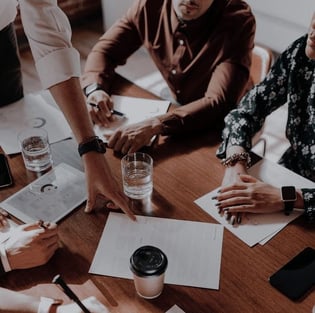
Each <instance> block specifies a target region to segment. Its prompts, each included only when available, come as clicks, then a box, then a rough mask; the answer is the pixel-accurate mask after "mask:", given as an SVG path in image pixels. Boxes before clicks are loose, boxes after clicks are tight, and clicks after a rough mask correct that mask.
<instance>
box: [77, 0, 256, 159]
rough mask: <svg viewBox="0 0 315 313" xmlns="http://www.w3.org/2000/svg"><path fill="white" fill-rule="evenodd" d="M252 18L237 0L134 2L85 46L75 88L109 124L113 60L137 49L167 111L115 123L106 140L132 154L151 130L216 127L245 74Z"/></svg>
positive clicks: (170, 131) (235, 98)
mask: <svg viewBox="0 0 315 313" xmlns="http://www.w3.org/2000/svg"><path fill="white" fill-rule="evenodd" d="M254 35H255V19H254V16H253V14H252V12H251V10H250V8H249V6H248V5H247V4H246V3H245V2H243V1H241V0H229V1H227V0H155V1H145V0H137V1H135V2H134V4H133V5H132V7H131V8H130V9H129V10H128V11H127V13H126V14H125V15H124V17H123V18H121V19H120V20H118V21H117V22H116V23H115V24H114V25H113V26H112V27H111V28H110V29H109V30H108V31H107V32H105V34H103V36H101V37H100V39H99V40H98V42H97V43H96V44H95V46H94V47H93V48H92V50H91V52H90V53H89V55H88V58H87V62H86V65H85V70H84V74H83V76H82V77H81V85H82V87H83V91H84V92H85V95H86V96H87V99H88V102H91V103H94V104H97V105H98V106H97V107H95V106H94V107H92V106H90V107H89V110H90V115H91V117H92V120H93V121H94V122H95V123H96V124H99V125H103V126H105V127H106V126H108V125H109V123H110V121H111V113H110V109H111V108H112V107H113V103H112V101H111V98H110V92H111V85H110V83H111V81H112V78H113V76H114V74H115V68H116V67H117V66H118V65H123V64H125V63H126V61H127V59H128V57H129V56H130V55H131V54H132V53H133V52H135V51H136V50H137V49H138V48H140V47H141V46H144V47H145V48H146V49H147V50H148V52H149V54H150V56H151V58H152V60H153V61H154V62H155V64H156V66H157V68H158V69H159V71H160V72H161V74H162V76H163V78H164V79H165V81H166V83H167V84H168V87H169V88H170V90H171V92H172V96H173V98H174V100H175V101H176V102H177V103H178V104H179V105H180V106H179V107H177V108H176V109H175V110H173V111H171V112H168V113H166V114H163V115H160V116H158V117H154V118H148V119H146V120H144V121H143V122H140V123H137V124H133V125H129V126H125V127H123V126H122V127H121V128H119V129H118V130H117V131H115V132H114V133H113V134H112V135H111V137H110V138H109V142H108V146H109V147H110V148H113V149H114V150H115V151H117V152H122V153H127V152H130V153H132V152H135V151H137V150H139V149H140V148H141V147H143V146H145V145H147V144H149V143H150V140H151V138H152V137H154V136H155V135H160V134H161V135H174V134H180V133H185V132H192V131H201V130H203V129H206V128H207V129H215V130H216V129H222V127H223V119H224V116H225V115H226V114H227V113H228V112H229V111H230V110H231V109H232V108H233V107H234V106H235V105H236V103H237V102H238V101H239V99H240V97H241V95H242V94H243V93H244V89H245V87H246V85H247V83H248V79H249V69H250V64H251V51H252V48H253V46H254Z"/></svg>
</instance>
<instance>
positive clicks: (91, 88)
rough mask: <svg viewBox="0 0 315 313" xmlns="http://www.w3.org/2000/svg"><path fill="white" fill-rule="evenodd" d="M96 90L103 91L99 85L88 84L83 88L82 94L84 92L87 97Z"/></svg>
mask: <svg viewBox="0 0 315 313" xmlns="http://www.w3.org/2000/svg"><path fill="white" fill-rule="evenodd" d="M96 90H104V89H103V87H102V86H101V85H100V84H98V83H93V84H90V85H88V86H86V87H84V89H83V92H84V94H85V96H86V97H88V96H89V95H90V94H91V93H92V92H94V91H96Z"/></svg>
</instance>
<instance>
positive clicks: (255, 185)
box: [216, 174, 283, 216]
mask: <svg viewBox="0 0 315 313" xmlns="http://www.w3.org/2000/svg"><path fill="white" fill-rule="evenodd" d="M239 177H240V180H241V181H240V182H236V183H233V184H231V185H229V186H226V187H222V188H221V189H220V193H218V194H217V196H216V200H217V201H218V204H217V205H218V208H220V209H221V210H222V211H224V212H227V213H230V214H234V216H235V214H237V213H244V212H251V213H272V212H277V211H281V210H283V202H282V200H281V194H280V189H279V188H276V187H274V186H271V185H269V184H266V183H264V182H262V181H259V180H258V179H256V178H255V177H253V176H250V175H244V174H240V175H239Z"/></svg>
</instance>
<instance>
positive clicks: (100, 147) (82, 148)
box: [78, 136, 106, 156]
mask: <svg viewBox="0 0 315 313" xmlns="http://www.w3.org/2000/svg"><path fill="white" fill-rule="evenodd" d="M90 151H95V152H98V153H105V152H106V145H105V143H104V142H103V141H102V140H101V139H100V138H98V137H97V136H94V137H91V138H88V139H87V140H85V141H83V142H81V143H80V144H79V147H78V152H79V155H80V156H82V155H84V154H85V153H88V152H90Z"/></svg>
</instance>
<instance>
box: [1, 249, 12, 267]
mask: <svg viewBox="0 0 315 313" xmlns="http://www.w3.org/2000/svg"><path fill="white" fill-rule="evenodd" d="M0 259H1V263H2V266H3V269H4V271H5V272H9V271H11V266H10V264H9V261H8V257H7V253H6V251H5V245H4V243H0Z"/></svg>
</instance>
